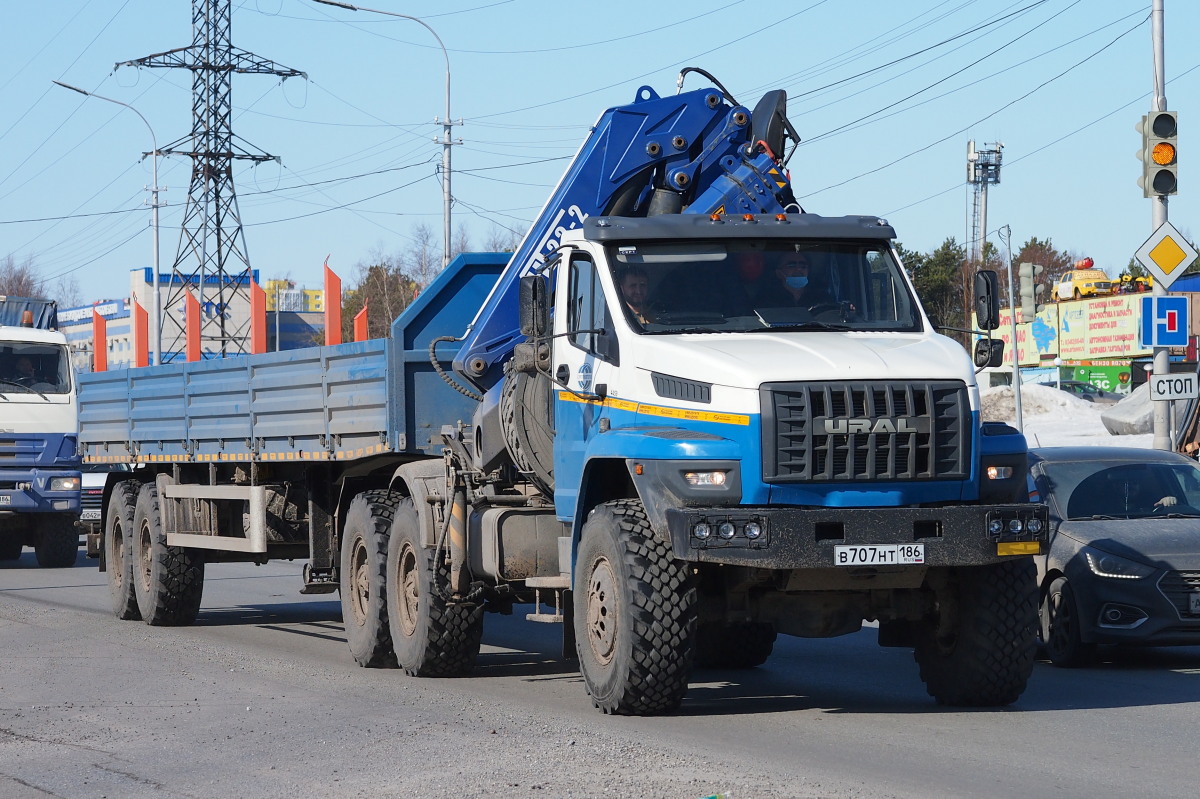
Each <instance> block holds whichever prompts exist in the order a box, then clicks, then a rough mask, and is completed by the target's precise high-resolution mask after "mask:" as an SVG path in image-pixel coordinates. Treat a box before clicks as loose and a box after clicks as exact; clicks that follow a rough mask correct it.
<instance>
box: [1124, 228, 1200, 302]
mask: <svg viewBox="0 0 1200 799" xmlns="http://www.w3.org/2000/svg"><path fill="white" fill-rule="evenodd" d="M1197 255H1200V253H1197V252H1196V249H1195V248H1194V247H1193V246H1192V245H1190V244H1188V242H1187V239H1185V238H1184V237H1183V235H1182V234H1180V232H1179V231H1178V230H1176V229H1175V227H1174V226H1173V225H1172V224H1171V223H1170V222H1163V223H1162V225H1161V226H1160V227H1159V228H1158V230H1156V231H1154V233H1153V235H1151V236H1150V238H1148V239H1146V243H1145V244H1143V245H1142V248H1141V249H1140V250H1138V251H1137V252H1136V253H1134V254H1133V257H1134V258H1136V259H1137V262H1138V263H1139V264H1141V265H1142V266H1144V267H1146V269H1148V270H1149V271H1150V274H1152V275H1154V279H1155V280H1157V281H1158V284H1159V285H1160V286H1162V287H1163V288H1164V289H1169V288H1171V284H1172V283H1174V282H1175V279H1176V278H1177V277H1179V276H1180V275H1182V274H1183V270H1185V269H1187V268H1188V266H1190V265H1191V263H1192V261H1194V260H1196V256H1197Z"/></svg>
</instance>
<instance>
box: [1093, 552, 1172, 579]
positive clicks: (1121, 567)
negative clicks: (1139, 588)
mask: <svg viewBox="0 0 1200 799" xmlns="http://www.w3.org/2000/svg"><path fill="white" fill-rule="evenodd" d="M1083 556H1084V557H1085V558H1087V565H1088V568H1089V569H1091V570H1092V574H1094V575H1096V576H1097V577H1107V578H1109V579H1111V580H1140V579H1141V578H1143V577H1149V576H1150V575H1152V574H1154V568H1153V567H1151V566H1147V565H1146V564H1144V563H1138V562H1136V561H1132V560H1129V559H1128V558H1121V557H1118V556H1116V555H1111V554H1109V553H1107V552H1101V551H1100V550H1098V549H1092V548H1091V547H1084V548H1083Z"/></svg>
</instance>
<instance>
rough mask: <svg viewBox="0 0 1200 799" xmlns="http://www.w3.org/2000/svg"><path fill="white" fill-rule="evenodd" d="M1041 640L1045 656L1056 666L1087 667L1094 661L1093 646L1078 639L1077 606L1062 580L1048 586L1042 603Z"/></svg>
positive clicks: (1069, 588)
mask: <svg viewBox="0 0 1200 799" xmlns="http://www.w3.org/2000/svg"><path fill="white" fill-rule="evenodd" d="M1041 615H1042V618H1041V622H1042V623H1041V639H1042V646H1043V647H1044V648H1045V650H1046V657H1048V658H1050V662H1051V663H1053V664H1054V665H1055V666H1061V667H1063V668H1068V669H1070V668H1076V667H1079V666H1087V665H1089V664H1091V662H1092V661H1093V660H1095V658H1096V645H1095V644H1085V643H1083V641H1082V639H1081V635H1080V633H1081V630H1080V626H1079V621H1080V619H1079V606H1078V605H1076V604H1075V593H1074V592H1073V591H1072V590H1071V584H1070V583H1068V582H1067V579H1066V578H1065V577H1059V578H1058V579H1057V580H1055V581H1054V582H1052V583H1051V584H1050V589H1049V590H1048V591H1047V592H1046V597H1045V599H1043V600H1042V614H1041Z"/></svg>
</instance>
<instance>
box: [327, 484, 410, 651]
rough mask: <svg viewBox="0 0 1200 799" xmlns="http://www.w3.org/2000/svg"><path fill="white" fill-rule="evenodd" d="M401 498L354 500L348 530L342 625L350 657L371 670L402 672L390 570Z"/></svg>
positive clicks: (366, 495)
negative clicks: (393, 628)
mask: <svg viewBox="0 0 1200 799" xmlns="http://www.w3.org/2000/svg"><path fill="white" fill-rule="evenodd" d="M399 500H400V495H399V494H396V493H393V492H391V491H387V490H372V491H364V492H362V493H361V494H359V495H358V496H356V497H355V498H354V499H353V500H352V501H351V502H350V508H349V510H347V511H346V524H345V527H344V528H343V530H342V553H341V569H340V570H339V573H340V575H341V594H342V623H343V624H344V625H345V627H346V643H347V644H349V645H350V653H351V654H352V655H354V659H355V660H356V661H357V662H358V665H360V666H364V667H366V668H368V669H394V668H396V656H395V654H393V652H392V636H391V633H390V632H389V630H388V617H387V587H386V571H385V569H386V568H387V545H388V531H389V530H390V529H391V527H392V516H393V515H394V514H395V512H396V504H397V503H398V502H399Z"/></svg>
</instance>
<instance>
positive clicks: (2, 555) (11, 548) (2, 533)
mask: <svg viewBox="0 0 1200 799" xmlns="http://www.w3.org/2000/svg"><path fill="white" fill-rule="evenodd" d="M24 548H25V531H24V530H22V529H21V528H20V527H18V526H16V525H12V524H5V523H4V522H2V521H0V560H20V558H21V550H22V549H24Z"/></svg>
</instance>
